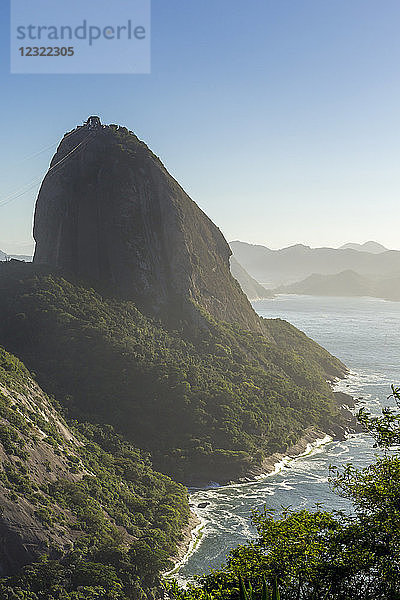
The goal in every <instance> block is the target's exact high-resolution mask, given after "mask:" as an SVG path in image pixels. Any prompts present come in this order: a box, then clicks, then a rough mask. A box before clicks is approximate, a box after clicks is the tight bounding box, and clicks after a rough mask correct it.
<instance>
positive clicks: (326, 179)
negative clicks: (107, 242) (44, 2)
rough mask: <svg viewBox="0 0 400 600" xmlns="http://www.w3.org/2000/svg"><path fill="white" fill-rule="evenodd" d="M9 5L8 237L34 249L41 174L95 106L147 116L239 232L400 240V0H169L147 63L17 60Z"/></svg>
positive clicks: (261, 236)
mask: <svg viewBox="0 0 400 600" xmlns="http://www.w3.org/2000/svg"><path fill="white" fill-rule="evenodd" d="M35 1H37V2H39V1H40V0H32V2H35ZM59 1H61V2H67V1H68V0H59ZM101 2H104V0H93V11H94V14H95V8H96V5H98V4H99V3H101ZM9 19H10V16H9V0H0V23H1V36H0V126H1V144H0V249H2V250H5V251H6V252H9V253H23V254H24V253H29V252H31V250H32V248H33V241H32V234H31V231H32V216H33V211H34V204H35V200H36V195H37V191H38V187H39V183H40V179H41V178H42V177H43V176H44V175H45V173H46V170H47V168H48V164H49V162H50V160H51V157H52V155H53V153H54V151H55V148H56V146H57V142H58V141H59V140H60V139H61V137H62V136H63V135H64V133H65V132H66V131H70V130H71V129H73V128H74V127H75V126H76V125H78V124H81V123H82V121H83V120H85V119H86V118H87V117H88V116H89V115H99V116H100V117H101V119H102V121H103V122H104V123H119V124H121V125H125V126H127V127H128V128H129V129H132V130H133V131H134V132H135V133H136V134H137V135H138V136H139V137H140V138H141V139H142V140H144V141H145V142H146V143H147V144H148V145H149V146H150V148H151V149H152V150H153V151H154V152H155V154H157V155H158V156H159V157H160V158H161V160H162V161H163V162H164V164H165V166H166V167H167V169H168V170H169V171H170V173H171V174H172V175H173V176H174V177H175V178H176V179H177V180H178V181H179V183H180V184H181V185H182V187H183V188H184V189H185V190H186V191H187V192H188V193H189V195H190V196H191V197H192V198H193V200H195V202H197V204H198V205H199V206H200V207H201V208H202V209H203V210H204V211H205V212H206V213H207V214H208V215H209V216H210V218H211V219H212V220H213V221H214V222H215V223H216V224H217V225H218V226H219V227H220V229H221V230H222V232H223V233H224V235H225V237H226V238H227V239H228V240H229V241H231V240H236V239H240V240H243V241H248V242H251V243H258V244H263V245H266V246H268V247H270V248H280V247H284V246H288V245H291V244H295V243H303V244H307V245H310V246H313V247H315V246H339V245H341V244H343V243H345V242H349V241H352V242H359V243H360V242H365V241H366V240H370V239H373V240H376V241H379V242H381V243H383V244H384V245H386V246H387V247H389V248H396V249H398V248H400V241H399V231H398V223H399V222H400V219H399V217H400V202H399V198H400V171H399V165H400V144H399V139H400V110H399V108H400V77H399V68H400V67H399V65H400V36H399V34H398V30H399V25H400V2H398V0H383V2H377V1H376V0H335V1H334V2H333V1H328V0H274V1H270V0H248V2H244V1H243V0H202V1H201V2H189V1H188V0H168V1H166V0H153V1H152V30H151V44H152V67H151V73H150V74H146V75H101V74H99V75H15V74H13V75H12V74H10V65H9V62H10V51H9V36H10V31H9V29H10V27H9ZM31 182H33V187H31V188H29V184H31ZM35 182H36V183H35ZM25 186H26V187H28V188H29V189H28V191H27V192H26V193H25V194H24V195H21V196H20V197H19V198H16V199H15V200H13V201H12V202H9V203H6V204H4V205H2V202H3V201H4V200H7V198H9V197H10V196H12V195H14V194H16V192H18V191H19V190H23V189H24V187H25Z"/></svg>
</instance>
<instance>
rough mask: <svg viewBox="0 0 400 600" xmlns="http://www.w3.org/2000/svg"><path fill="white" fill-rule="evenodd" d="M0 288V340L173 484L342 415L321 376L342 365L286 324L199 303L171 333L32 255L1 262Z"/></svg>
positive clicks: (250, 457) (63, 399)
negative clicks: (226, 313)
mask: <svg viewBox="0 0 400 600" xmlns="http://www.w3.org/2000/svg"><path fill="white" fill-rule="evenodd" d="M0 286H1V290H2V293H1V295H0V311H1V314H2V321H1V323H0V343H2V344H3V345H4V346H6V347H7V348H8V349H10V350H11V351H13V352H15V353H16V354H18V356H20V357H21V358H23V360H24V361H25V362H26V364H27V365H28V366H29V368H30V369H33V370H34V371H35V372H36V373H37V376H38V380H39V382H40V384H41V385H42V387H43V388H44V389H45V390H46V391H47V392H49V393H51V394H54V396H55V397H56V398H57V401H58V402H60V403H61V404H62V405H63V406H64V407H66V408H67V409H68V411H69V415H70V416H72V417H74V418H77V419H79V420H80V421H82V420H85V421H91V422H97V423H99V422H100V423H104V424H111V425H113V426H114V427H116V429H117V430H118V431H119V432H120V433H121V434H123V435H124V436H125V437H126V438H127V439H129V440H130V441H132V442H133V443H134V444H135V445H136V446H139V447H140V448H143V449H145V450H148V451H150V452H151V455H152V460H153V463H154V464H155V466H156V467H157V469H159V470H161V471H163V472H165V473H169V474H171V475H173V476H174V477H175V478H177V479H179V480H181V481H193V479H194V478H196V479H197V480H198V481H205V480H207V481H208V480H210V479H214V480H219V481H227V480H229V479H232V478H237V477H238V476H241V475H244V474H247V473H248V472H249V471H251V470H252V469H257V468H259V466H260V465H261V463H262V460H263V457H264V456H266V455H270V454H271V453H273V452H275V451H278V450H285V449H286V447H287V446H288V445H290V444H292V443H294V442H295V441H296V440H297V439H298V438H299V437H300V436H301V434H302V433H303V432H304V430H305V429H306V428H307V427H309V426H315V427H319V428H322V429H324V430H325V431H326V430H327V429H329V427H330V426H331V425H333V424H334V423H337V422H338V421H340V416H339V414H338V408H337V406H336V403H335V401H334V399H333V395H332V392H331V390H330V388H329V385H328V384H327V382H326V379H327V378H333V377H334V376H340V375H341V374H343V372H344V367H343V365H342V364H341V363H340V361H338V360H336V359H334V358H333V357H331V356H330V355H329V354H328V353H327V352H326V351H325V350H323V349H322V348H321V347H320V346H318V345H317V344H315V343H314V342H312V341H311V340H309V339H308V338H307V337H306V336H305V335H304V334H302V333H301V332H299V331H297V330H296V329H295V328H294V327H292V326H291V325H289V324H288V323H285V322H284V321H280V320H275V321H266V322H265V329H266V331H267V336H262V335H260V334H255V333H251V332H249V331H245V330H241V329H239V328H238V327H235V326H233V325H230V324H228V323H224V322H219V321H218V322H217V321H215V320H213V319H212V318H211V317H210V316H209V315H207V314H206V313H205V312H204V311H202V315H203V317H204V318H203V319H202V320H201V323H199V327H198V329H197V330H196V331H193V328H192V327H190V328H189V327H186V325H185V323H182V325H181V329H180V330H179V331H178V330H173V331H172V330H168V329H167V328H166V327H164V326H163V325H162V324H161V323H160V322H157V321H155V320H154V319H151V318H149V317H146V316H145V315H144V314H143V313H141V312H139V311H138V310H137V309H136V307H135V305H134V304H133V303H132V302H128V301H122V300H117V299H115V298H105V297H103V296H101V295H100V294H99V293H97V292H95V291H94V290H91V289H86V288H84V287H83V286H81V285H78V284H75V283H71V282H70V281H67V280H66V279H64V278H62V277H59V276H56V275H51V274H48V273H46V272H45V271H43V270H40V269H38V268H37V267H35V266H34V265H28V264H11V263H7V264H4V265H1V268H0ZM198 310H201V309H200V308H199V307H198ZM11 443H13V442H12V440H11Z"/></svg>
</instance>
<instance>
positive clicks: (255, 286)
mask: <svg viewBox="0 0 400 600" xmlns="http://www.w3.org/2000/svg"><path fill="white" fill-rule="evenodd" d="M231 273H232V275H233V277H234V278H235V279H236V281H238V282H239V284H240V287H241V288H242V290H243V291H244V293H245V294H246V296H247V297H248V299H249V300H262V299H263V298H272V297H273V294H272V292H270V291H269V290H267V289H266V288H265V287H264V286H262V285H260V284H259V283H258V281H256V280H255V279H253V277H251V276H250V275H249V274H248V272H247V271H246V270H245V269H243V267H242V265H241V264H240V263H238V261H237V260H236V258H235V257H234V256H232V257H231Z"/></svg>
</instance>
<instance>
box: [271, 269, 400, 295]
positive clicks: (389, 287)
mask: <svg viewBox="0 0 400 600" xmlns="http://www.w3.org/2000/svg"><path fill="white" fill-rule="evenodd" d="M274 292H275V293H276V294H282V293H284V294H304V295H307V296H371V297H374V298H384V299H385V300H396V301H399V300H400V276H398V277H391V278H387V279H381V280H376V279H372V278H368V277H364V276H363V275H359V274H358V273H355V272H354V271H342V272H341V273H337V274H335V275H319V274H316V273H314V274H313V275H310V276H309V277H307V278H306V279H303V281H299V282H298V283H292V284H289V285H287V286H281V287H280V288H277V289H276V290H274Z"/></svg>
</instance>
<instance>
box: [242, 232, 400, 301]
mask: <svg viewBox="0 0 400 600" xmlns="http://www.w3.org/2000/svg"><path fill="white" fill-rule="evenodd" d="M231 248H232V251H233V253H234V257H235V259H236V260H238V261H239V262H240V265H243V267H242V268H243V269H244V270H245V272H247V276H248V277H249V278H252V279H253V282H254V280H256V283H257V281H261V282H263V286H265V287H266V288H267V289H268V290H269V291H270V292H271V294H306V295H313V296H371V297H376V298H384V299H387V300H396V301H398V300H400V251H397V250H388V249H387V248H385V247H384V246H382V244H378V243H377V242H372V241H369V242H365V244H353V243H349V244H344V246H342V247H340V248H310V247H309V246H304V245H303V244H296V245H295V246H289V247H288V248H282V249H281V250H270V249H269V248H267V247H265V246H257V245H252V244H247V243H245V242H239V241H235V242H232V243H231ZM233 260H234V259H232V261H233ZM237 279H238V281H239V279H240V277H237ZM253 285H254V284H253ZM253 289H254V288H253ZM249 297H251V296H249ZM251 299H253V298H251Z"/></svg>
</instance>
